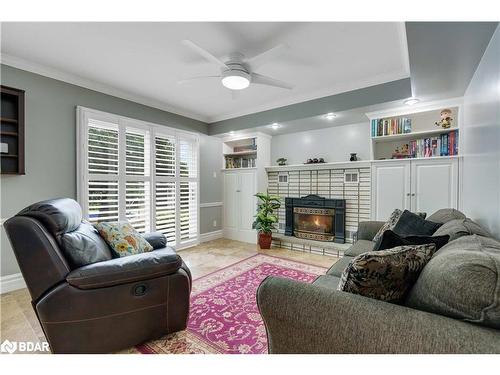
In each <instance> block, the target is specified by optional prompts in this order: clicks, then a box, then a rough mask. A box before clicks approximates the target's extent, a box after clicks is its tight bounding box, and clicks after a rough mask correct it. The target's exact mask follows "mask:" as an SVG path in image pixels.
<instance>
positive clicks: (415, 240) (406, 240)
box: [373, 230, 450, 251]
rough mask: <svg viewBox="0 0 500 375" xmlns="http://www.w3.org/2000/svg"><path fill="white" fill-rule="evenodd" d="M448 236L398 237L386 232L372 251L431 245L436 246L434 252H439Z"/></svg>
mask: <svg viewBox="0 0 500 375" xmlns="http://www.w3.org/2000/svg"><path fill="white" fill-rule="evenodd" d="M449 239H450V236H448V235H444V236H400V235H399V234H397V233H395V232H393V231H392V230H386V231H385V232H384V234H383V235H382V237H381V238H380V240H378V241H377V243H376V244H375V247H374V248H373V250H374V251H379V250H386V249H392V248H393V247H396V246H403V245H424V244H426V243H433V244H435V245H436V250H439V249H440V248H442V247H443V246H444V245H446V244H447V243H448V240H449Z"/></svg>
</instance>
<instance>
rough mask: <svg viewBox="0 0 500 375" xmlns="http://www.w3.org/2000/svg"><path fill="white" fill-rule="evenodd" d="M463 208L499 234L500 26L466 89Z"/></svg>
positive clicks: (499, 235) (499, 236) (497, 235)
mask: <svg viewBox="0 0 500 375" xmlns="http://www.w3.org/2000/svg"><path fill="white" fill-rule="evenodd" d="M462 131H463V137H464V138H463V139H464V144H463V154H464V169H463V173H464V176H463V179H464V184H463V208H464V212H465V213H466V214H467V216H470V217H472V218H474V219H475V220H477V221H478V222H479V223H480V224H482V225H484V226H485V227H487V228H489V230H490V231H491V232H492V234H493V235H495V236H496V237H497V238H500V27H498V28H497V29H496V31H495V33H494V35H493V37H492V39H491V41H490V44H489V45H488V47H487V49H486V51H485V53H484V55H483V58H482V60H481V62H480V64H479V66H478V67H477V70H476V72H475V73H474V76H473V78H472V80H471V82H470V84H469V87H468V88H467V91H466V92H465V96H464V124H463V129H462Z"/></svg>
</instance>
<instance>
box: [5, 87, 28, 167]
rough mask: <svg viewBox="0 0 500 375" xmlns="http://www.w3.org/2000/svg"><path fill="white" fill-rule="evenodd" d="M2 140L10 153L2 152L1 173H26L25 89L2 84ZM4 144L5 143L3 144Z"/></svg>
mask: <svg viewBox="0 0 500 375" xmlns="http://www.w3.org/2000/svg"><path fill="white" fill-rule="evenodd" d="M0 99H1V100H0V102H1V112H0V140H1V143H2V144H4V143H5V144H7V145H8V153H7V154H3V153H0V163H1V169H0V173H1V174H5V175H23V174H25V145H24V129H25V124H24V120H25V119H24V90H20V89H16V88H13V87H8V86H3V85H0ZM2 146H3V145H2Z"/></svg>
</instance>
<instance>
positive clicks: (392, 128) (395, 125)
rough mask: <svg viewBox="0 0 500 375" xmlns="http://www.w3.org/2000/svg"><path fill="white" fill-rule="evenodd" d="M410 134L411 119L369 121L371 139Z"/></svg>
mask: <svg viewBox="0 0 500 375" xmlns="http://www.w3.org/2000/svg"><path fill="white" fill-rule="evenodd" d="M406 133H411V119H410V118H407V117H398V118H386V119H373V120H371V134H372V137H382V136H386V135H397V134H406Z"/></svg>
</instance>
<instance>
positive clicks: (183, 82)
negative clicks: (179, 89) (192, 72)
mask: <svg viewBox="0 0 500 375" xmlns="http://www.w3.org/2000/svg"><path fill="white" fill-rule="evenodd" d="M206 78H220V76H199V77H192V78H186V79H181V80H180V81H177V84H178V85H183V84H185V83H190V82H193V81H198V80H200V79H206Z"/></svg>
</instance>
